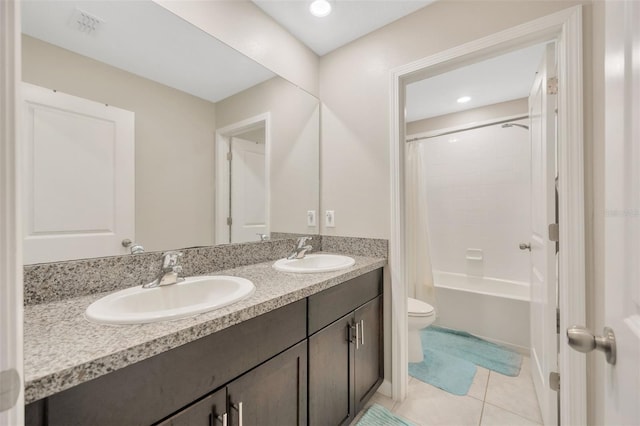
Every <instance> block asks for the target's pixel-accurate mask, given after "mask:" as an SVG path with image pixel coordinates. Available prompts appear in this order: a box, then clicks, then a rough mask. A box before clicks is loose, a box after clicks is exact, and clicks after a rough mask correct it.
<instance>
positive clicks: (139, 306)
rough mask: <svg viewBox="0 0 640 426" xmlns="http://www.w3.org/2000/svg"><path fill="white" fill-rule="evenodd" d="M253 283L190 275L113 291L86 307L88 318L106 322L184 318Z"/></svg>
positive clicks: (229, 299) (245, 291) (235, 297)
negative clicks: (161, 283)
mask: <svg viewBox="0 0 640 426" xmlns="http://www.w3.org/2000/svg"><path fill="white" fill-rule="evenodd" d="M255 288H256V287H255V286H254V285H253V283H252V282H251V281H249V280H247V279H245V278H239V277H230V276H224V275H210V276H208V275H205V276H200V277H189V278H187V279H185V281H182V282H180V283H177V284H171V285H167V286H162V287H155V288H142V286H139V287H134V288H128V289H125V290H121V291H118V292H116V293H112V294H110V295H108V296H105V297H103V298H102V299H99V300H96V301H95V302H93V303H92V304H91V305H90V306H89V307H88V308H87V310H86V312H85V315H86V317H87V319H88V320H89V321H92V322H99V323H105V324H140V323H148V322H156V321H167V320H174V319H178V318H184V317H188V316H191V315H195V314H200V313H202V312H207V311H211V310H214V309H218V308H221V307H223V306H226V305H230V304H231V303H234V302H237V301H239V300H241V299H244V298H245V297H247V296H249V295H251V294H252V293H253V292H254V291H255Z"/></svg>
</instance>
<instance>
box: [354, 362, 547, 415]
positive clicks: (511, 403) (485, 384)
mask: <svg viewBox="0 0 640 426" xmlns="http://www.w3.org/2000/svg"><path fill="white" fill-rule="evenodd" d="M373 403H376V404H379V405H382V406H383V407H385V408H387V409H389V410H391V411H392V412H393V413H394V414H396V415H397V416H400V417H403V418H405V419H406V420H408V421H410V422H411V423H414V424H415V425H416V426H434V425H447V426H454V425H455V426H467V425H469V426H471V425H473V426H477V425H480V426H497V425H505V426H530V425H541V424H542V417H541V415H540V408H539V407H538V400H537V398H536V394H535V390H534V388H533V381H532V380H531V372H530V361H529V358H528V357H523V361H522V368H521V370H520V375H519V376H517V377H507V376H503V375H502V374H500V373H496V372H495V371H490V370H487V369H484V368H482V367H478V371H477V373H476V376H475V378H474V380H473V384H472V385H471V388H470V389H469V393H468V394H467V395H465V396H457V395H453V394H450V393H448V392H445V391H443V390H441V389H438V388H436V387H434V386H431V385H429V384H427V383H423V382H421V381H419V380H417V379H414V378H413V377H409V392H408V394H407V398H406V399H405V400H404V401H403V402H401V403H395V402H394V401H393V400H391V399H390V398H387V397H385V396H384V395H382V394H380V393H377V394H375V395H374V396H373V397H372V398H371V400H370V401H369V404H373ZM363 412H364V410H363ZM357 420H358V419H356V421H354V423H353V424H355V423H356V422H357Z"/></svg>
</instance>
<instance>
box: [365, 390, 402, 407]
mask: <svg viewBox="0 0 640 426" xmlns="http://www.w3.org/2000/svg"><path fill="white" fill-rule="evenodd" d="M373 404H378V405H382V406H383V407H384V408H386V409H387V410H389V411H391V410H393V406H394V405H395V404H396V402H395V401H394V400H393V399H391V398H389V397H387V396H384V395H383V394H381V393H378V392H376V393H374V394H373V396H372V397H371V399H370V400H369V402H368V403H367V407H370V406H371V405H373Z"/></svg>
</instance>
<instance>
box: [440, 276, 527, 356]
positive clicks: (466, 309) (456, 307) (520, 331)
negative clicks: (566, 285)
mask: <svg viewBox="0 0 640 426" xmlns="http://www.w3.org/2000/svg"><path fill="white" fill-rule="evenodd" d="M433 275H434V282H435V287H436V298H437V300H436V306H437V319H436V322H435V324H436V325H439V326H442V327H447V328H454V329H457V330H464V331H467V332H469V333H471V334H474V335H476V336H478V337H482V338H484V339H487V340H490V341H493V342H496V343H500V344H503V345H506V346H509V347H511V348H513V349H515V350H517V351H518V352H521V353H523V354H527V355H528V354H529V345H530V342H529V299H530V297H529V284H528V283H524V282H518V281H506V280H499V279H493V278H478V277H470V276H467V275H465V274H456V273H451V272H442V271H434V273H433Z"/></svg>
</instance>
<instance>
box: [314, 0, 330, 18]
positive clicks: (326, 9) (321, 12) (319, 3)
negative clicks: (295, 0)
mask: <svg viewBox="0 0 640 426" xmlns="http://www.w3.org/2000/svg"><path fill="white" fill-rule="evenodd" d="M309 12H311V14H312V15H313V16H317V17H318V18H324V17H325V16H327V15H328V14H330V13H331V3H329V1H328V0H314V1H313V3H311V4H310V5H309Z"/></svg>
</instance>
